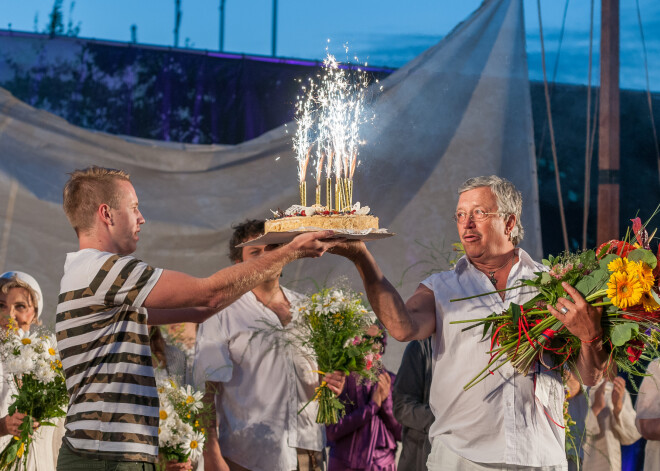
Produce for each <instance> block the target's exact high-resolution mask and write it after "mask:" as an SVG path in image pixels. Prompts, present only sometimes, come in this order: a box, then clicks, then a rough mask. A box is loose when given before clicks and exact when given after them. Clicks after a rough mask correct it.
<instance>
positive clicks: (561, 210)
mask: <svg viewBox="0 0 660 471" xmlns="http://www.w3.org/2000/svg"><path fill="white" fill-rule="evenodd" d="M536 5H537V8H538V14H539V36H540V38H541V64H542V66H543V90H544V92H545V104H546V109H547V111H548V129H549V131H550V145H551V148H552V161H553V162H554V165H555V184H556V186H557V200H558V202H559V217H560V219H561V232H562V236H563V239H564V250H566V251H568V249H569V246H568V233H567V230H566V216H565V214H564V200H563V197H562V195H561V181H560V179H559V164H558V162H557V146H556V142H555V130H554V127H553V124H552V109H551V106H550V93H549V91H548V77H547V71H546V67H545V44H544V42H543V20H542V19H541V0H536Z"/></svg>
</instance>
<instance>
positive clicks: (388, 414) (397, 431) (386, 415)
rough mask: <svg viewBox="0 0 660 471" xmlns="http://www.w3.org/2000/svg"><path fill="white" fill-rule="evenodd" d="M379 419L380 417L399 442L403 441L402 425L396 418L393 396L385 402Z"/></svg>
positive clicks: (379, 412)
mask: <svg viewBox="0 0 660 471" xmlns="http://www.w3.org/2000/svg"><path fill="white" fill-rule="evenodd" d="M378 417H380V419H381V420H382V421H383V424H385V428H387V429H388V430H389V431H390V433H392V435H393V436H394V438H395V439H396V440H397V441H401V424H400V423H399V422H397V420H396V419H395V418H394V414H393V412H392V397H391V395H390V397H388V398H387V399H386V400H385V401H384V402H383V405H382V406H381V408H380V410H379V411H378Z"/></svg>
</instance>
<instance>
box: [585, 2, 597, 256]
mask: <svg viewBox="0 0 660 471" xmlns="http://www.w3.org/2000/svg"><path fill="white" fill-rule="evenodd" d="M593 44H594V0H591V10H590V17H589V74H588V79H587V132H586V134H587V135H586V138H585V150H584V205H583V208H582V250H587V224H588V222H589V203H590V199H591V162H592V160H593V153H594V136H595V135H596V125H594V126H593V131H592V130H591V126H592V124H591V123H592V121H591V77H592V75H591V71H592V59H593ZM598 104H599V100H598V98H597V99H596V107H595V108H596V109H595V110H594V119H593V122H594V123H595V122H596V118H597V113H598Z"/></svg>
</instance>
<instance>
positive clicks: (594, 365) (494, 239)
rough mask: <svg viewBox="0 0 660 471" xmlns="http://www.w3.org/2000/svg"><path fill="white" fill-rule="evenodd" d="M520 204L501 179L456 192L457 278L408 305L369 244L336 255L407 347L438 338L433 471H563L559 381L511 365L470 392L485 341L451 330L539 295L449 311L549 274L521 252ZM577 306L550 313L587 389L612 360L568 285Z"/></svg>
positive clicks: (550, 373) (484, 358)
mask: <svg viewBox="0 0 660 471" xmlns="http://www.w3.org/2000/svg"><path fill="white" fill-rule="evenodd" d="M521 212H522V197H521V195H520V192H518V191H517V190H516V189H515V187H514V186H513V184H512V183H510V182H508V181H507V180H504V179H502V178H499V177H496V176H489V177H477V178H472V179H469V180H467V181H466V182H465V183H464V184H463V185H462V186H461V187H460V189H459V199H458V204H457V206H456V212H455V214H454V219H455V220H456V228H457V230H458V235H459V237H460V240H461V242H462V244H463V247H464V248H465V256H464V257H463V258H461V259H460V260H459V262H458V263H457V264H456V267H455V269H454V270H451V271H447V272H442V273H437V274H434V275H432V276H430V277H429V278H427V279H426V280H424V281H423V282H422V283H421V284H420V286H419V287H418V289H417V291H416V292H415V293H414V294H413V296H412V297H411V298H410V299H409V300H408V301H407V302H405V303H404V302H403V300H402V299H401V297H400V296H399V294H398V293H397V292H396V290H395V289H394V288H393V287H392V285H391V284H390V283H389V281H388V280H387V279H386V278H385V277H384V276H383V274H382V272H381V271H380V268H379V267H378V265H377V264H376V262H375V260H374V259H373V257H372V256H371V254H370V253H369V252H368V251H367V249H366V247H365V245H364V244H362V243H347V244H343V245H342V246H340V247H336V248H334V249H332V250H331V251H332V252H334V253H337V254H340V255H343V256H345V257H347V258H349V259H351V260H352V261H353V262H354V263H355V265H356V268H357V269H358V271H359V273H360V275H361V277H362V279H363V282H364V286H365V290H366V293H367V296H368V298H369V301H370V302H371V305H372V307H373V309H374V312H375V313H376V315H377V316H378V318H379V319H380V320H381V321H382V322H383V324H384V325H385V327H386V328H387V329H388V331H389V332H390V334H391V335H392V336H393V337H394V338H396V339H397V340H400V341H407V340H413V339H424V338H426V337H428V336H430V335H434V342H433V381H432V386H431V397H430V404H431V409H432V411H433V414H434V416H435V422H434V423H433V425H432V427H431V429H430V438H431V441H432V450H431V454H430V456H429V459H428V469H429V470H431V471H435V470H452V471H456V470H491V469H544V470H562V469H566V466H567V465H566V455H565V453H564V430H563V427H562V425H561V424H562V422H563V411H562V406H563V402H564V391H563V386H562V382H561V377H560V374H559V372H558V371H556V370H552V369H548V368H546V367H544V366H543V365H537V366H536V367H535V368H534V369H533V371H532V372H531V373H530V374H529V375H527V376H522V375H520V374H518V373H516V372H515V371H514V370H513V368H512V367H511V366H510V365H509V364H507V365H504V366H503V367H501V368H499V369H498V370H496V371H495V372H494V374H493V376H491V377H489V378H487V379H486V380H484V381H482V382H481V383H479V384H477V385H476V386H474V387H472V388H471V389H469V390H467V391H464V390H463V386H464V385H465V384H466V382H467V381H468V380H469V378H470V375H471V374H472V373H473V372H474V371H475V370H476V371H478V370H479V368H480V365H481V366H485V365H486V363H487V362H488V355H487V354H486V351H487V350H488V349H489V348H488V347H489V344H488V343H487V340H483V341H482V340H481V332H476V330H478V329H472V330H469V331H466V332H461V328H460V327H456V326H455V325H450V322H451V321H454V320H461V319H471V318H482V317H486V316H487V315H489V314H491V313H492V312H501V311H503V310H505V309H506V308H507V307H508V306H509V304H510V303H512V302H513V303H517V304H521V303H523V302H525V301H527V300H528V299H530V298H531V297H533V296H534V295H535V294H536V293H535V292H534V291H533V290H531V289H529V288H523V289H518V290H513V291H505V292H502V293H500V294H499V295H498V294H491V295H487V296H482V297H478V298H474V299H471V300H468V301H462V302H454V303H450V302H449V299H452V298H460V297H466V296H471V295H476V294H481V293H485V292H488V291H493V289H494V288H495V289H498V290H499V289H503V288H509V287H511V286H513V285H514V284H516V283H517V281H518V280H519V279H521V278H531V277H533V276H534V272H535V271H540V270H542V269H543V268H542V266H541V265H540V264H538V263H536V262H534V261H533V260H532V259H531V257H530V256H529V255H528V254H527V253H526V252H525V251H524V250H522V249H520V248H518V247H517V245H518V243H519V242H520V240H522V237H523V228H522V225H521V223H520V215H521ZM564 288H565V289H566V291H567V293H568V294H569V295H570V296H571V298H572V299H573V300H570V299H566V298H560V299H559V300H558V301H557V304H556V306H549V307H548V309H549V310H550V312H551V313H552V314H553V315H554V316H555V317H557V318H558V319H560V320H561V321H562V322H563V323H564V324H565V325H566V328H567V329H568V330H569V331H570V332H571V333H573V334H574V335H575V336H577V337H579V338H580V339H581V340H582V341H583V343H582V348H581V350H580V356H579V360H578V368H579V371H580V374H581V377H582V379H583V380H584V382H585V383H586V384H587V385H592V384H595V383H596V382H597V381H598V380H599V379H600V377H601V375H602V371H603V368H604V365H605V362H606V358H607V356H606V352H605V351H604V349H603V346H602V342H600V341H599V338H600V336H601V334H602V330H601V326H600V315H601V314H600V312H599V311H598V310H597V309H596V308H593V307H592V306H590V305H589V304H588V303H586V301H585V300H584V298H583V297H582V296H580V294H579V293H578V292H577V291H576V290H574V289H573V288H572V287H570V286H568V285H564Z"/></svg>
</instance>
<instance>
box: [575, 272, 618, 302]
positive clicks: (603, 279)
mask: <svg viewBox="0 0 660 471" xmlns="http://www.w3.org/2000/svg"><path fill="white" fill-rule="evenodd" d="M609 279H610V272H609V271H608V270H607V268H605V269H602V268H599V269H598V270H594V271H592V272H591V273H589V274H588V275H587V276H584V277H582V279H581V280H580V281H578V282H577V283H576V284H575V289H576V290H578V291H579V292H580V293H581V294H582V295H583V296H585V297H586V296H588V295H590V294H592V293H595V292H596V291H598V290H599V289H602V288H604V287H605V285H606V284H607V280H609Z"/></svg>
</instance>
